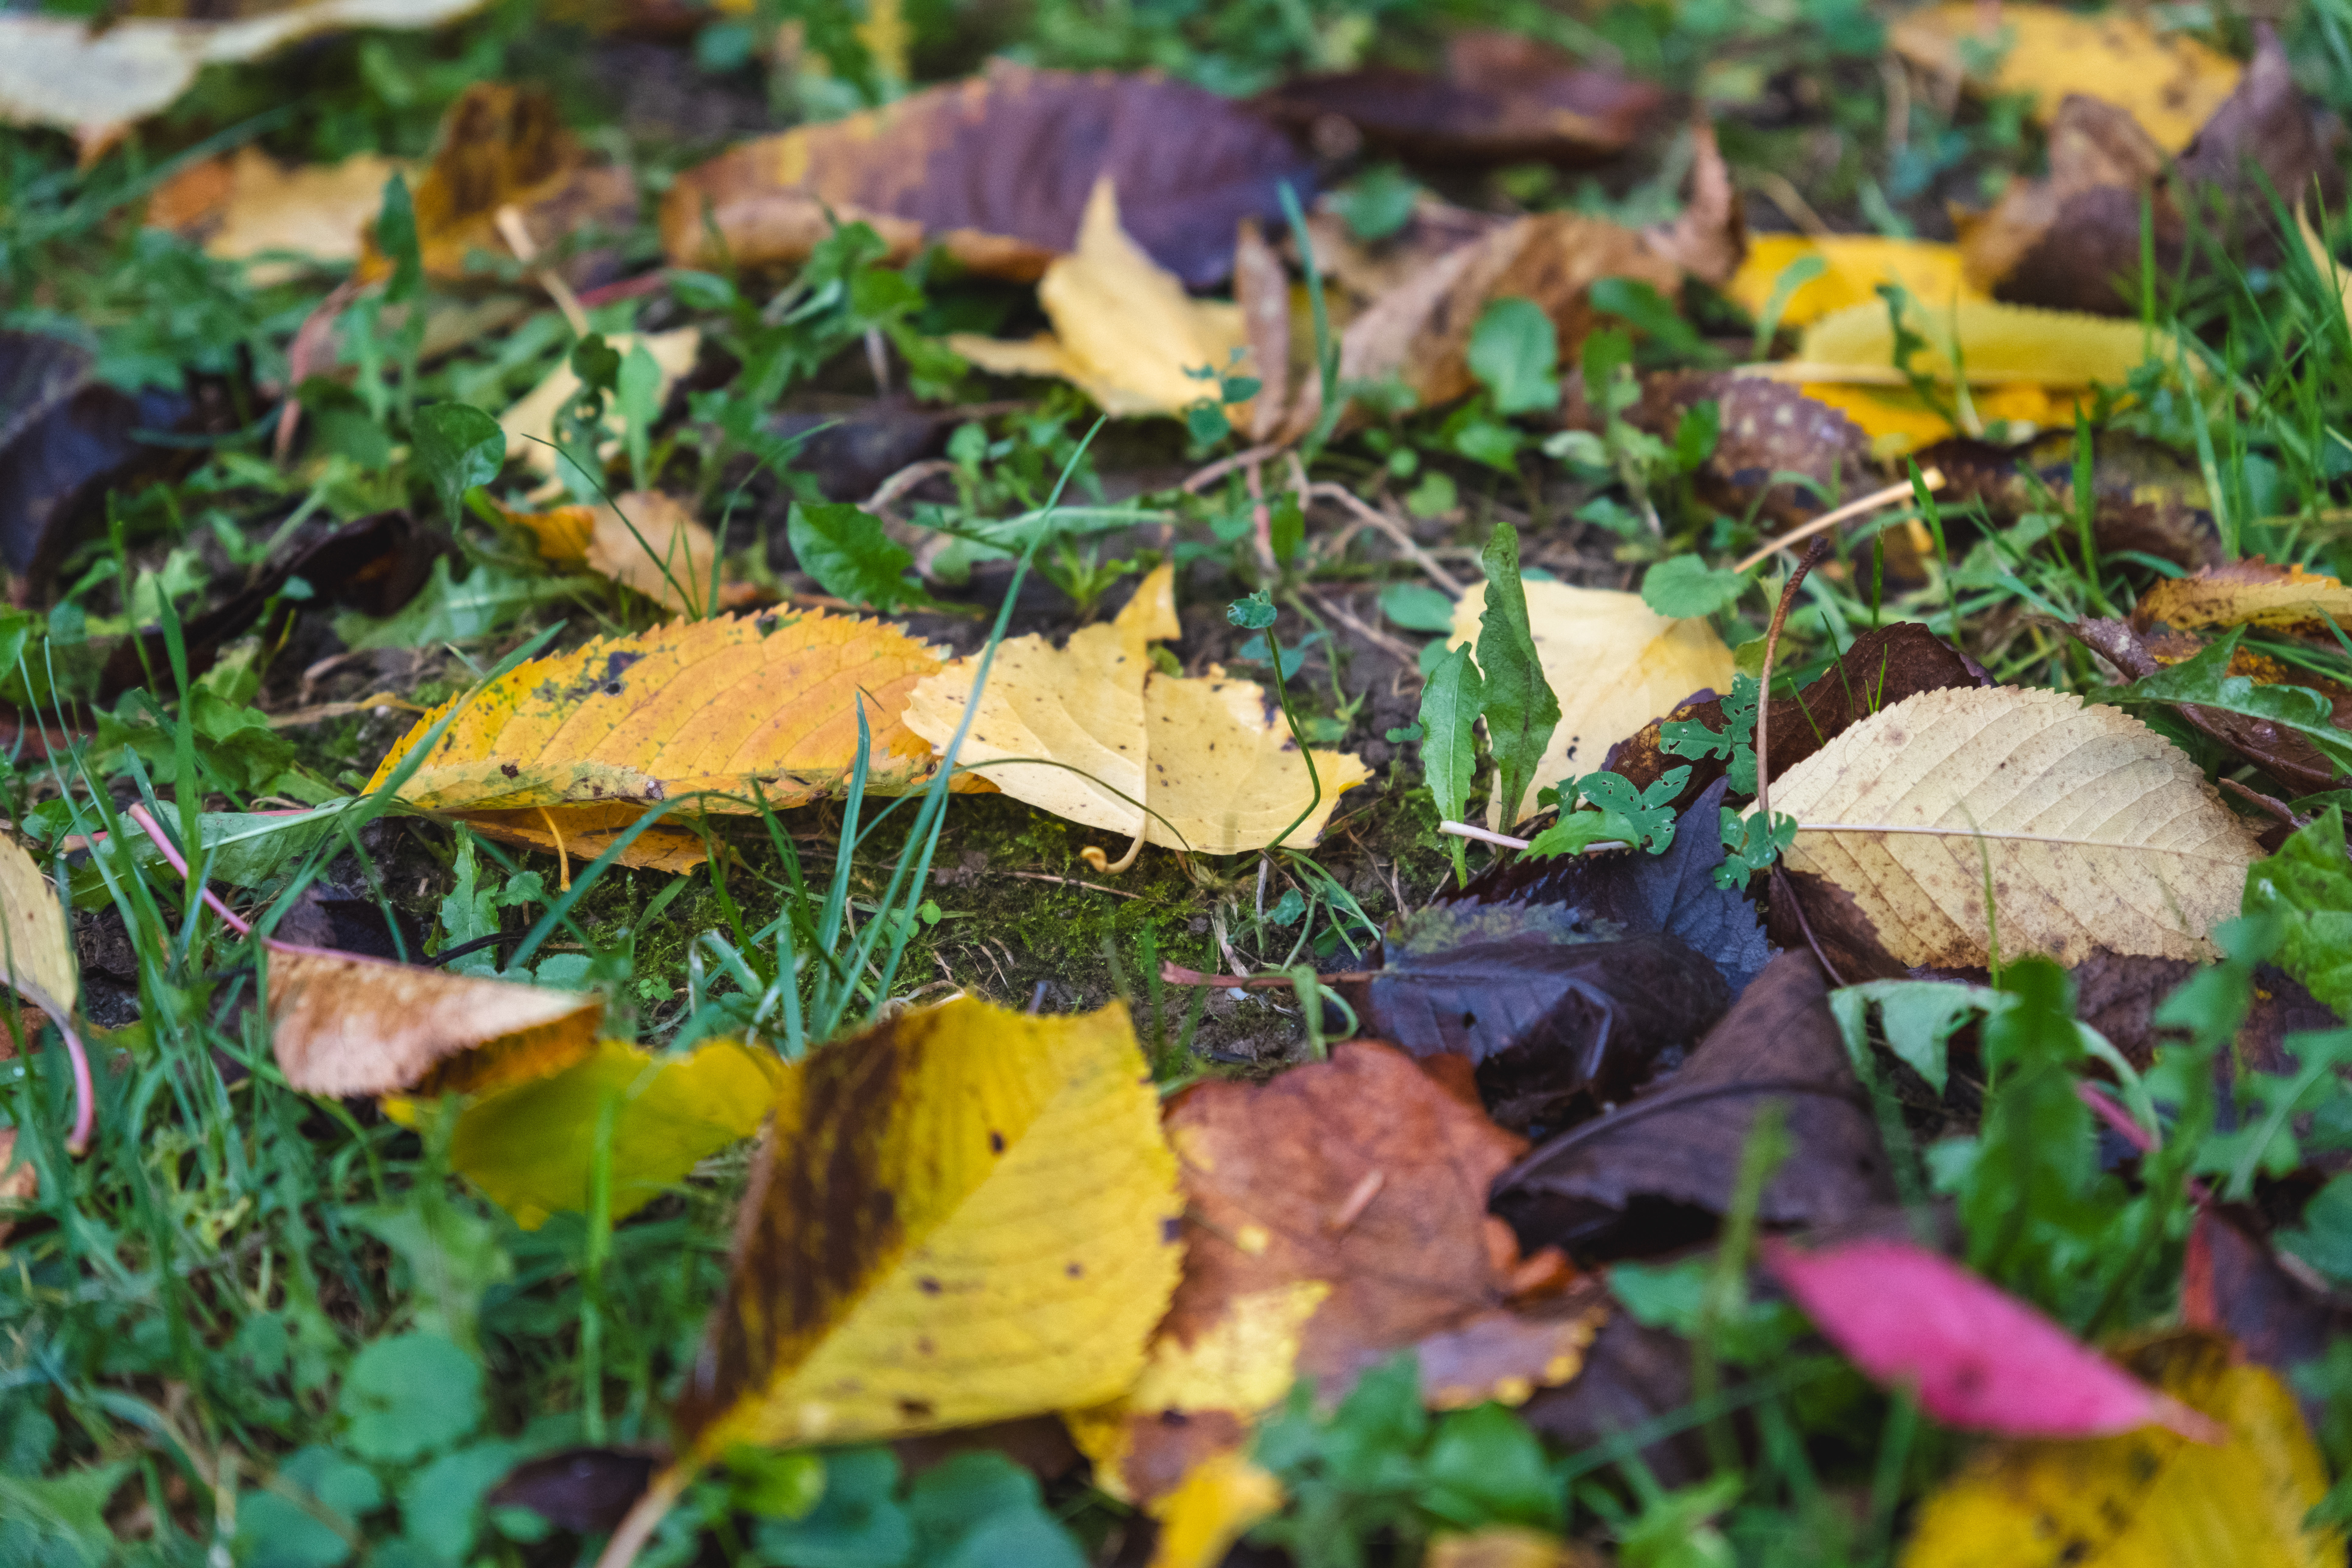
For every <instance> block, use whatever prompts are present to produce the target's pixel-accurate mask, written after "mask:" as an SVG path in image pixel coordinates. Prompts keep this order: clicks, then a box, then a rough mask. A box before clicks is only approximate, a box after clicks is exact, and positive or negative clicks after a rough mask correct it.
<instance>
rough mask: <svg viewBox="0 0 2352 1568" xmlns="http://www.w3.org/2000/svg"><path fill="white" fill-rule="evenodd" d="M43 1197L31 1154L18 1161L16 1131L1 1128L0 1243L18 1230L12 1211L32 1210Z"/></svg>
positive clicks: (38, 1175)
mask: <svg viewBox="0 0 2352 1568" xmlns="http://www.w3.org/2000/svg"><path fill="white" fill-rule="evenodd" d="M40 1195H41V1173H40V1169H39V1167H38V1166H37V1165H35V1164H34V1163H33V1160H32V1156H31V1155H30V1154H29V1153H28V1154H26V1157H25V1158H24V1159H22V1160H19V1159H17V1158H16V1129H15V1128H13V1127H0V1242H5V1241H6V1240H7V1239H8V1233H9V1232H10V1231H12V1230H14V1229H16V1218H15V1215H14V1214H13V1212H12V1211H14V1210H16V1208H18V1207H20V1206H22V1207H26V1208H29V1207H31V1206H32V1205H33V1203H34V1202H35V1201H36V1200H37V1199H38V1198H39V1197H40Z"/></svg>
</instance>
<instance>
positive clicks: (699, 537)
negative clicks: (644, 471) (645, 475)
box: [506, 490, 719, 613]
mask: <svg viewBox="0 0 2352 1568" xmlns="http://www.w3.org/2000/svg"><path fill="white" fill-rule="evenodd" d="M506 518H507V521H509V522H511V523H515V524H517V525H519V526H520V527H522V528H526V529H528V530H530V533H531V535H532V537H533V538H535V539H536V540H537V541H538V542H539V552H540V553H541V555H543V556H545V557H546V558H547V559H548V560H550V561H552V562H555V563H558V564H559V565H571V564H574V563H577V564H582V565H585V566H586V567H587V568H588V569H589V570H590V571H592V572H594V573H597V574H601V575H603V576H606V577H610V578H611V579H612V580H613V581H614V582H615V583H618V584H621V586H623V587H624V588H629V589H633V590H635V592H637V593H640V594H643V595H645V596H646V598H648V599H657V600H659V601H660V602H661V605H662V607H663V608H664V609H666V610H671V611H681V610H693V611H695V612H697V613H702V612H706V611H709V610H710V609H712V608H714V607H715V606H714V605H712V604H711V602H710V595H711V582H710V564H711V561H712V558H713V557H714V556H716V555H717V553H718V551H719V541H718V540H717V539H716V538H714V537H713V536H712V534H711V532H710V531H709V529H707V528H705V527H703V526H702V524H700V523H699V522H697V521H695V519H694V513H693V511H692V510H691V509H690V508H689V507H688V505H687V503H686V502H684V501H682V500H678V499H677V497H676V496H672V495H667V494H664V493H663V492H662V491H660V490H631V491H629V492H628V493H627V494H626V495H624V496H622V497H620V498H619V499H618V500H614V501H602V502H599V503H598V504H596V505H594V506H580V505H572V506H559V507H553V508H551V509H549V510H546V511H509V512H508V513H507V514H506Z"/></svg>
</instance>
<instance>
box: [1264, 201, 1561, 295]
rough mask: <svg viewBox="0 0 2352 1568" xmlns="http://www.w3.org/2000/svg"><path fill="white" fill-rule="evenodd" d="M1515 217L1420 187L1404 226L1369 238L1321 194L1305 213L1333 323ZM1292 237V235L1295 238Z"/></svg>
mask: <svg viewBox="0 0 2352 1568" xmlns="http://www.w3.org/2000/svg"><path fill="white" fill-rule="evenodd" d="M1513 221H1514V220H1513V219H1511V218H1508V217H1505V216H1501V215H1500V214H1497V213H1486V212H1477V211H1474V210H1473V209H1471V208H1469V207H1458V206H1455V205H1454V204H1453V203H1451V202H1448V201H1443V200H1440V199H1439V198H1438V197H1436V196H1433V195H1430V194H1429V193H1428V192H1427V191H1423V192H1421V193H1419V194H1418V195H1415V196H1414V197H1413V203H1412V213H1411V215H1410V216H1408V217H1407V218H1406V219H1405V221H1404V224H1403V226H1402V227H1401V228H1399V229H1398V230H1397V231H1396V232H1395V233H1393V234H1390V235H1386V236H1383V237H1381V238H1379V239H1373V240H1368V239H1365V238H1363V237H1361V236H1360V235H1358V234H1357V233H1356V231H1355V230H1354V228H1352V227H1350V226H1349V223H1348V220H1347V219H1346V218H1345V217H1344V216H1341V212H1340V209H1339V206H1338V205H1336V198H1334V197H1331V196H1325V197H1324V198H1323V199H1322V200H1321V201H1319V202H1317V203H1316V204H1315V208H1314V210H1313V211H1311V212H1309V213H1308V214H1307V237H1308V238H1309V240H1310V241H1311V242H1312V243H1313V246H1314V250H1315V266H1316V268H1317V269H1318V270H1319V271H1320V272H1322V273H1323V274H1324V277H1325V279H1326V283H1327V287H1328V285H1334V284H1336V285H1337V287H1336V288H1330V289H1329V290H1328V291H1329V295H1330V303H1331V305H1332V306H1333V308H1334V314H1335V319H1336V323H1337V324H1339V325H1342V326H1344V325H1345V324H1346V321H1348V320H1349V319H1350V318H1352V316H1353V315H1354V313H1355V312H1356V311H1358V310H1362V309H1363V308H1364V307H1365V306H1366V305H1369V304H1370V303H1371V302H1372V301H1373V300H1378V299H1380V298H1381V296H1383V295H1385V294H1388V293H1391V292H1392V291H1393V290H1395V289H1398V288H1401V287H1402V286H1403V285H1404V284H1405V283H1407V282H1409V281H1411V280H1412V279H1414V278H1415V277H1418V276H1419V275H1420V274H1421V273H1423V272H1424V271H1426V270H1427V269H1428V268H1430V266H1431V265H1433V263H1435V262H1436V261H1438V260H1439V259H1441V258H1444V257H1446V256H1448V255H1451V254H1452V253H1453V252H1454V251H1457V250H1461V249H1463V248H1464V247H1467V246H1472V245H1475V244H1476V243H1478V242H1479V241H1480V240H1483V239H1486V238H1488V237H1491V236H1493V235H1495V234H1496V233H1498V232H1500V231H1501V230H1503V229H1505V228H1507V227H1509V226H1511V224H1512V222H1513ZM1294 243H1296V241H1294Z"/></svg>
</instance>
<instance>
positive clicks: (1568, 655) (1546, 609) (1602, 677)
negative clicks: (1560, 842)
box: [1448, 582, 1732, 826]
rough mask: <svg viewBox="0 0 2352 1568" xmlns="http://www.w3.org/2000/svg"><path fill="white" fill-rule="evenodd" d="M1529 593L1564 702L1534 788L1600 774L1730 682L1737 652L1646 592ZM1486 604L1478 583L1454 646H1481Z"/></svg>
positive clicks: (1549, 676) (1558, 588) (1556, 589)
mask: <svg viewBox="0 0 2352 1568" xmlns="http://www.w3.org/2000/svg"><path fill="white" fill-rule="evenodd" d="M1526 587H1527V595H1528V620H1529V622H1530V624H1531V625H1532V626H1533V628H1534V631H1535V639H1536V657H1537V658H1538V660H1539V661H1540V662H1541V664H1542V666H1543V673H1544V679H1546V680H1548V681H1549V682H1550V683H1551V689H1552V691H1553V694H1554V695H1555V696H1557V697H1558V698H1559V705H1560V715H1559V727H1558V728H1557V729H1555V730H1554V731H1552V737H1551V744H1550V745H1549V747H1548V748H1547V749H1546V750H1545V752H1544V756H1543V761H1542V763H1540V764H1538V767H1537V769H1536V773H1535V776H1534V777H1533V778H1532V779H1530V780H1529V781H1528V788H1529V790H1531V791H1532V790H1536V789H1540V788H1545V787H1548V786H1550V785H1554V784H1559V783H1560V782H1561V781H1562V780H1564V779H1570V778H1575V777H1578V776H1580V775H1581V774H1584V773H1597V772H1599V771H1600V770H1601V764H1602V762H1603V759H1605V758H1606V757H1607V756H1608V755H1609V749H1610V748H1611V747H1612V746H1614V745H1616V744H1617V742H1620V741H1622V740H1624V739H1625V738H1626V737H1627V736H1629V735H1632V734H1633V733H1634V732H1635V731H1639V730H1640V729H1641V728H1642V726H1643V725H1644V724H1646V723H1648V722H1649V721H1651V720H1652V719H1654V718H1656V717H1657V716H1658V715H1659V714H1661V713H1664V712H1666V711H1667V710H1670V709H1672V708H1673V707H1674V706H1675V703H1677V702H1680V701H1681V700H1683V699H1684V698H1685V697H1687V696H1689V695H1690V694H1691V693H1692V692H1693V691H1696V690H1697V689H1700V688H1701V687H1714V688H1720V689H1729V687H1730V685H1731V674H1732V669H1731V650H1730V649H1729V648H1727V647H1725V646H1724V644H1723V639H1722V638H1721V637H1718V636H1717V635H1716V631H1715V628H1714V627H1713V626H1710V625H1708V624H1707V622H1706V621H1705V620H1668V619H1667V618H1666V617H1665V616H1661V615H1659V614H1658V613H1657V612H1656V611H1654V610H1653V609H1651V608H1650V606H1649V605H1645V604H1643V602H1642V596H1641V595H1639V594H1622V593H1618V592H1615V591H1613V590H1612V589H1607V588H1577V587H1571V586H1570V585H1569V584H1566V583H1546V582H1531V583H1528V584H1527V585H1526ZM1485 610H1486V584H1483V583H1474V584H1471V585H1470V589H1469V591H1468V592H1467V593H1465V594H1464V595H1462V597H1461V598H1460V599H1459V600H1457V601H1456V602H1455V604H1454V632H1453V636H1452V637H1451V638H1450V639H1449V642H1448V646H1449V647H1459V646H1461V645H1463V644H1465V643H1469V644H1475V642H1476V641H1477V637H1478V617H1479V616H1481V615H1482V614H1483V613H1484V612H1485ZM1530 798H1532V797H1530ZM1488 826H1498V825H1496V824H1494V823H1491V822H1490V823H1489V824H1488ZM1499 826H1507V825H1499Z"/></svg>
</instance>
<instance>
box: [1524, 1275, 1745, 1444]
mask: <svg viewBox="0 0 2352 1568" xmlns="http://www.w3.org/2000/svg"><path fill="white" fill-rule="evenodd" d="M1690 1404H1691V1346H1690V1342H1689V1341H1688V1340H1685V1339H1684V1338H1683V1337H1682V1336H1681V1335H1680V1334H1677V1333H1675V1332H1673V1331H1671V1330H1667V1329H1662V1328H1651V1327H1649V1326H1648V1325H1646V1324H1644V1323H1643V1322H1642V1321H1641V1320H1640V1319H1638V1318H1636V1317H1634V1316H1633V1314H1632V1313H1631V1312H1624V1311H1619V1312H1612V1313H1611V1314H1610V1316H1609V1321H1608V1322H1606V1323H1605V1324H1603V1325H1601V1334H1600V1337H1599V1338H1598V1339H1595V1340H1594V1341H1593V1342H1592V1345H1591V1349H1589V1350H1587V1351H1586V1352H1584V1367H1583V1370H1582V1371H1580V1372H1579V1373H1577V1374H1576V1376H1575V1378H1574V1379H1573V1380H1571V1381H1570V1382H1568V1383H1566V1384H1561V1385H1560V1386H1559V1387H1558V1388H1547V1389H1542V1390H1539V1391H1538V1393H1537V1394H1536V1395H1535V1397H1534V1398H1532V1399H1530V1400H1528V1402H1527V1404H1525V1405H1522V1406H1520V1407H1519V1418H1520V1419H1521V1420H1523V1421H1525V1422H1526V1423H1527V1424H1528V1430H1530V1431H1533V1432H1536V1433H1538V1434H1540V1435H1541V1436H1544V1437H1545V1438H1547V1439H1549V1442H1550V1444H1551V1445H1553V1446H1555V1447H1558V1448H1559V1449H1561V1450H1563V1451H1566V1452H1570V1453H1573V1452H1575V1451H1577V1450H1579V1449H1583V1448H1591V1447H1598V1446H1599V1445H1601V1444H1603V1443H1606V1442H1608V1441H1610V1440H1611V1439H1612V1438H1614V1437H1618V1436H1622V1435H1623V1434H1625V1433H1626V1432H1629V1431H1632V1430H1633V1429H1634V1428H1636V1427H1640V1426H1643V1425H1645V1424H1647V1423H1649V1422H1653V1421H1655V1420H1657V1418H1658V1417H1659V1416H1661V1415H1669V1414H1670V1413H1674V1412H1679V1411H1684V1410H1687V1409H1688V1408H1689V1407H1690ZM1673 1426H1674V1427H1675V1428H1680V1427H1681V1426H1682V1424H1681V1423H1680V1422H1675V1423H1674V1424H1673ZM1640 1458H1641V1461H1642V1463H1643V1464H1644V1465H1647V1466H1648V1467H1649V1468H1650V1473H1651V1474H1652V1475H1654V1476H1655V1477H1656V1478H1657V1479H1658V1482H1659V1484H1660V1485H1662V1486H1668V1487H1678V1486H1686V1485H1689V1484H1690V1483H1692V1482H1694V1481H1697V1480H1701V1479H1705V1478H1706V1476H1707V1475H1708V1474H1709V1473H1710V1471H1711V1469H1712V1468H1713V1467H1712V1463H1711V1461H1710V1460H1709V1458H1708V1456H1707V1452H1706V1444H1705V1443H1704V1442H1702V1441H1701V1440H1700V1435H1699V1434H1698V1433H1696V1432H1694V1431H1691V1430H1688V1429H1686V1428H1685V1429H1680V1430H1673V1429H1669V1435H1668V1436H1663V1437H1661V1438H1659V1439H1658V1440H1657V1441H1656V1442H1654V1443H1652V1444H1651V1445H1649V1446H1648V1447H1645V1448H1643V1449H1642V1450H1641V1452H1640Z"/></svg>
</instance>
